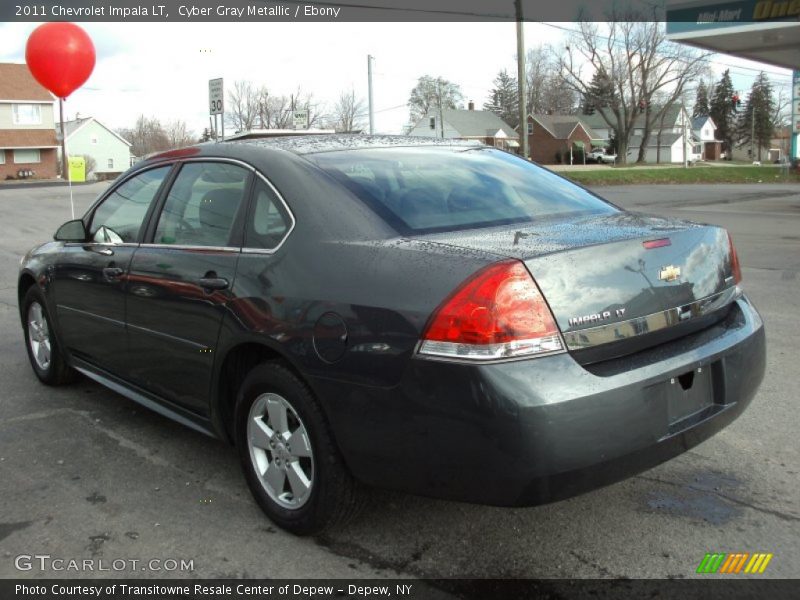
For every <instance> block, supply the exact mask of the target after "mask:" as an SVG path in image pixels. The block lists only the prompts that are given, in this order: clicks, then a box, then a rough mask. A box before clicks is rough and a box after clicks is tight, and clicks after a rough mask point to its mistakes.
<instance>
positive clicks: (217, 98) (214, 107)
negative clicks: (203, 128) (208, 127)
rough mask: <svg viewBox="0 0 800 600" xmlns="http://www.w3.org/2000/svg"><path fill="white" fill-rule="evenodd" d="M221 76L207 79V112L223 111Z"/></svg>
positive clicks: (220, 112)
mask: <svg viewBox="0 0 800 600" xmlns="http://www.w3.org/2000/svg"><path fill="white" fill-rule="evenodd" d="M224 96H225V95H224V93H223V87H222V78H221V77H220V78H219V79H209V80H208V114H210V115H221V114H222V113H223V112H225V102H224Z"/></svg>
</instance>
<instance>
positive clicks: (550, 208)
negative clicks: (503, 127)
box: [308, 146, 617, 235]
mask: <svg viewBox="0 0 800 600" xmlns="http://www.w3.org/2000/svg"><path fill="white" fill-rule="evenodd" d="M308 158H309V159H310V160H311V161H312V162H314V163H315V164H317V165H318V166H319V167H321V168H322V169H323V170H324V171H326V172H327V173H329V174H330V175H331V176H333V177H334V178H335V179H336V180H338V181H339V182H340V183H342V184H343V185H344V186H345V187H347V188H348V189H349V190H350V191H351V192H353V193H354V194H355V195H356V196H358V197H359V198H360V199H361V200H363V201H364V202H365V203H366V204H367V205H368V206H369V207H370V208H372V209H373V210H374V211H375V212H377V213H378V214H379V215H380V216H381V217H382V218H383V219H384V220H385V221H386V222H387V223H389V224H390V225H391V226H392V227H393V228H394V229H396V230H397V231H398V232H400V233H401V234H406V235H407V234H412V233H433V232H440V231H453V230H458V229H474V228H480V227H493V226H497V225H504V224H515V223H530V222H535V221H537V220H539V219H542V218H546V217H552V216H559V215H569V214H593V213H610V212H616V210H617V209H615V208H614V207H613V206H611V205H610V204H608V203H606V202H604V201H603V200H601V199H600V198H598V197H596V196H594V195H592V194H590V193H589V192H587V191H586V190H584V189H582V188H580V187H578V186H576V185H573V184H572V183H570V182H568V181H567V180H565V179H562V178H561V177H558V176H557V175H554V174H553V173H551V172H550V171H548V170H546V169H543V168H541V167H538V166H536V165H534V164H532V163H530V162H528V161H525V160H522V159H521V158H519V157H516V156H513V155H511V154H509V153H507V152H502V151H500V150H495V149H492V148H488V147H484V146H477V147H472V148H466V149H465V148H464V147H450V148H432V147H423V148H420V147H414V148H378V149H374V148H373V149H364V150H347V151H341V152H323V153H318V154H312V155H309V156H308Z"/></svg>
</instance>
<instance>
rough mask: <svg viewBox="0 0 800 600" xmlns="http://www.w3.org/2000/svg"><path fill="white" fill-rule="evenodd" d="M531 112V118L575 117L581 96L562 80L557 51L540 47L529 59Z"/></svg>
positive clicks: (529, 108) (528, 83)
mask: <svg viewBox="0 0 800 600" xmlns="http://www.w3.org/2000/svg"><path fill="white" fill-rule="evenodd" d="M525 70H526V82H525V83H526V90H527V96H528V98H527V100H528V102H527V106H528V112H529V113H531V114H572V113H574V112H575V109H576V106H577V104H578V101H577V100H578V95H577V94H576V93H575V90H574V89H573V88H572V87H571V86H569V85H568V84H567V83H566V82H565V81H564V80H563V79H562V78H561V77H560V76H559V65H558V59H557V57H556V55H555V53H554V52H553V49H552V48H550V47H548V46H537V47H536V48H531V49H529V50H528V53H527V56H526V58H525Z"/></svg>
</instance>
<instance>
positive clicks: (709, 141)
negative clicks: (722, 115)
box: [692, 115, 722, 160]
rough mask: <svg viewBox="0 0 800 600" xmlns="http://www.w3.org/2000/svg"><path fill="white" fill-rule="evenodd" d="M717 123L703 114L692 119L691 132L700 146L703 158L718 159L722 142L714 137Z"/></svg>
mask: <svg viewBox="0 0 800 600" xmlns="http://www.w3.org/2000/svg"><path fill="white" fill-rule="evenodd" d="M716 132H717V124H716V123H714V119H712V118H711V117H710V116H708V115H705V116H702V117H695V118H694V119H692V133H693V134H694V137H695V139H696V140H697V141H698V142H699V143H700V146H701V157H702V159H703V160H719V159H720V158H721V154H722V142H721V141H720V140H718V139H717V138H716V135H717V134H716Z"/></svg>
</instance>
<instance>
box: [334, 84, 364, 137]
mask: <svg viewBox="0 0 800 600" xmlns="http://www.w3.org/2000/svg"><path fill="white" fill-rule="evenodd" d="M332 118H333V122H334V128H335V129H336V131H341V132H343V131H355V130H357V129H362V128H363V127H364V99H363V98H358V97H357V96H356V93H355V91H354V90H353V89H352V88H351V89H350V91H349V92H341V93H340V94H339V99H338V100H337V101H336V104H335V105H334V107H333V115H332Z"/></svg>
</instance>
